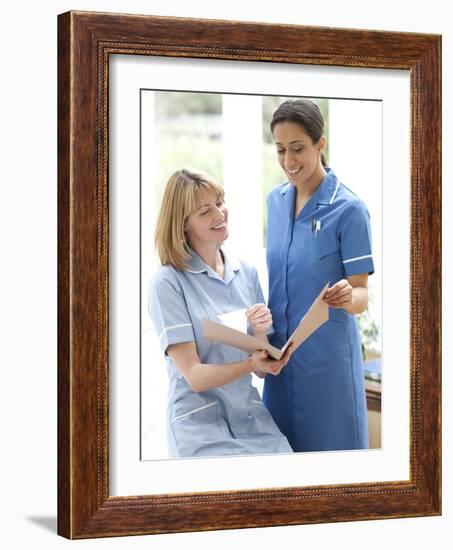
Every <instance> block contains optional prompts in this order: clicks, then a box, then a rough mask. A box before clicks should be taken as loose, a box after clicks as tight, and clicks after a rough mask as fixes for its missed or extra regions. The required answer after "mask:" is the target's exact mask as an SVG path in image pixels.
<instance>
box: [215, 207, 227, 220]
mask: <svg viewBox="0 0 453 550" xmlns="http://www.w3.org/2000/svg"><path fill="white" fill-rule="evenodd" d="M216 214H217V219H218V220H219V221H223V220H225V219H226V208H225V205H223V204H222V206H216Z"/></svg>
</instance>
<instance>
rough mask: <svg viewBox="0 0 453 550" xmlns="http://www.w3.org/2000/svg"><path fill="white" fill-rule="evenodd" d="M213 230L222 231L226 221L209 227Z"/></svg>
mask: <svg viewBox="0 0 453 550" xmlns="http://www.w3.org/2000/svg"><path fill="white" fill-rule="evenodd" d="M211 229H212V230H213V231H219V232H220V231H223V230H225V229H226V222H222V223H221V224H220V225H216V226H215V227H211Z"/></svg>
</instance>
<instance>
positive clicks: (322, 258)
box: [313, 231, 343, 283]
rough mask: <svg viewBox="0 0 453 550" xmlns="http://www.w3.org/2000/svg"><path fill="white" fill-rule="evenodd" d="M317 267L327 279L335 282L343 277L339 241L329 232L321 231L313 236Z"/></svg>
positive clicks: (322, 276)
mask: <svg viewBox="0 0 453 550" xmlns="http://www.w3.org/2000/svg"><path fill="white" fill-rule="evenodd" d="M313 251H314V257H315V269H316V270H317V272H318V274H319V276H320V277H321V278H322V279H323V280H324V281H325V282H327V281H330V282H331V283H334V282H336V281H338V280H339V279H341V278H342V274H343V262H342V258H341V252H340V247H339V243H338V242H337V240H336V239H333V238H332V237H331V236H330V235H328V234H327V233H322V231H321V232H319V233H318V234H317V235H316V237H313Z"/></svg>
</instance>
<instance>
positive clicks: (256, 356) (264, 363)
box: [249, 344, 293, 377]
mask: <svg viewBox="0 0 453 550" xmlns="http://www.w3.org/2000/svg"><path fill="white" fill-rule="evenodd" d="M292 348H293V344H290V345H289V346H288V347H287V349H286V350H285V353H284V354H283V355H282V356H281V358H280V359H272V358H270V357H269V355H268V353H267V351H266V350H260V351H255V352H254V353H252V355H250V357H249V359H250V361H251V371H252V372H254V373H255V374H257V375H258V376H260V377H264V376H266V375H267V374H272V375H273V376H277V375H278V374H280V371H281V370H282V368H283V367H284V366H285V365H286V364H287V363H288V361H289V359H290V357H291V354H292Z"/></svg>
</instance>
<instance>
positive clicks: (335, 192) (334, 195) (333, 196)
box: [329, 182, 340, 204]
mask: <svg viewBox="0 0 453 550" xmlns="http://www.w3.org/2000/svg"><path fill="white" fill-rule="evenodd" d="M339 187H340V182H338V183H337V186H336V187H335V191H334V192H333V195H332V198H331V199H330V201H329V204H332V203H333V201H334V200H335V197H336V196H337V193H338V188H339Z"/></svg>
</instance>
